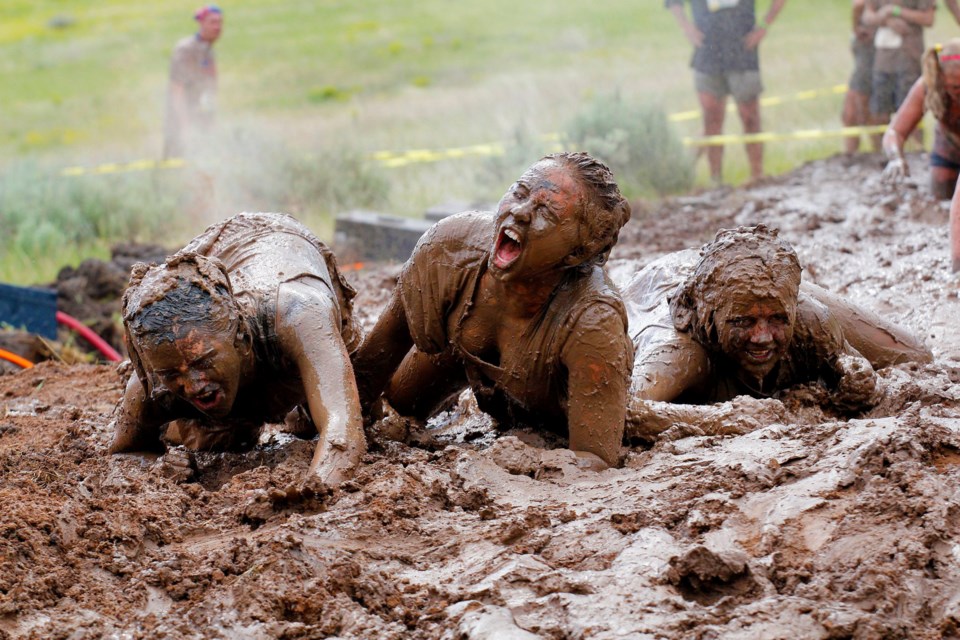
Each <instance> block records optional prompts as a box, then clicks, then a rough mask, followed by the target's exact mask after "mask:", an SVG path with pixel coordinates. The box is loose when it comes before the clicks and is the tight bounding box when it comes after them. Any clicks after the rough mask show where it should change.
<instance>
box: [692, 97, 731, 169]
mask: <svg viewBox="0 0 960 640" xmlns="http://www.w3.org/2000/svg"><path fill="white" fill-rule="evenodd" d="M697 95H698V96H699V97H700V108H701V109H702V111H703V135H704V136H718V135H720V134H721V133H723V119H724V117H725V116H726V112H727V97H726V96H715V95H713V94H712V93H706V92H703V91H701V92H699V93H698V94H697ZM707 164H709V165H710V179H711V180H712V181H713V182H714V183H715V184H720V183H721V182H722V181H723V145H711V146H708V147H707Z"/></svg>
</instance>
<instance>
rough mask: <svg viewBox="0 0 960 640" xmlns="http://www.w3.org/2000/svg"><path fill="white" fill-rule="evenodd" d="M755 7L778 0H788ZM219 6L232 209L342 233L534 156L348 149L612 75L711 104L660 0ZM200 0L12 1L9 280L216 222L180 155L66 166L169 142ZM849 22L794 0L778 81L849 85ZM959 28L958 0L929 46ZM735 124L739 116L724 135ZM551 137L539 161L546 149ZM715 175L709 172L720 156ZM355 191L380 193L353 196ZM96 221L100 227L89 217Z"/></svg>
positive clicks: (536, 101)
mask: <svg viewBox="0 0 960 640" xmlns="http://www.w3.org/2000/svg"><path fill="white" fill-rule="evenodd" d="M757 5H758V11H761V12H762V11H765V10H766V8H767V6H768V5H769V2H768V1H767V0H757ZM222 6H223V7H224V10H225V12H226V16H225V18H226V20H225V30H224V35H223V38H222V40H221V41H220V42H219V43H218V44H217V56H218V66H219V72H220V87H221V90H220V97H219V114H220V120H219V126H220V133H221V134H222V136H223V137H224V138H225V139H227V140H229V141H230V145H231V146H230V152H229V155H228V156H227V157H226V159H224V160H223V162H224V163H227V164H229V165H230V166H229V167H228V169H227V170H225V175H228V176H229V177H224V178H222V179H220V180H219V182H218V184H217V203H216V205H217V211H216V215H227V214H229V213H230V212H232V211H235V210H240V209H286V210H291V212H292V213H295V214H296V215H298V216H300V217H301V218H302V219H304V220H305V221H306V222H307V223H308V224H309V225H311V226H312V227H313V228H314V229H316V230H317V231H318V233H319V234H320V235H321V236H325V237H327V238H329V237H330V234H331V230H332V216H333V215H334V214H335V213H336V209H337V208H344V207H349V206H351V205H356V206H361V205H367V206H374V205H375V206H377V207H378V208H379V209H381V210H384V211H388V212H392V213H397V214H401V215H419V213H420V212H421V211H422V210H423V209H424V208H425V207H427V206H429V205H431V204H434V203H436V202H439V201H443V200H449V199H460V200H481V201H493V200H496V199H497V198H498V197H499V195H500V194H501V193H502V191H503V189H504V188H505V187H506V186H507V185H508V184H509V182H510V180H511V177H510V176H511V175H512V174H511V172H512V171H515V168H514V167H513V166H506V165H505V164H504V163H503V162H499V163H498V162H497V161H496V160H491V159H490V158H483V157H470V158H464V159H458V160H445V161H441V162H435V163H416V164H410V165H407V166H404V167H400V168H394V169H386V168H383V167H380V166H370V167H368V169H364V170H361V169H359V168H358V169H356V170H355V171H354V170H351V172H350V173H349V175H348V176H347V177H342V176H341V174H340V173H338V171H339V167H341V166H342V165H343V164H344V162H346V161H345V158H347V159H349V160H350V162H354V163H356V162H358V161H359V160H362V159H365V158H368V157H369V155H370V154H372V153H374V152H376V151H379V150H396V151H402V150H407V149H436V148H444V147H460V146H465V145H473V144H478V143H484V142H494V141H503V140H509V139H511V138H515V137H516V136H517V135H518V132H521V133H522V134H523V135H524V137H525V138H526V139H528V140H533V141H537V140H538V139H539V138H538V136H539V135H540V134H546V133H552V132H558V131H563V130H564V128H565V127H566V126H567V123H569V122H570V120H571V119H572V118H573V117H574V116H575V115H576V114H577V113H578V112H579V111H580V110H582V109H583V107H584V105H585V104H586V103H587V102H589V101H590V100H592V99H593V98H595V97H597V96H603V95H606V94H611V93H613V92H618V93H619V94H620V95H621V96H622V97H623V99H625V100H627V101H633V102H636V103H641V102H643V103H646V102H652V103H655V104H658V105H661V106H662V107H663V109H664V110H665V111H667V112H677V111H685V110H689V109H695V108H696V102H695V96H694V93H693V89H692V79H691V74H690V70H689V69H688V60H689V55H690V49H689V46H688V44H687V42H686V41H685V39H684V38H683V36H682V34H681V33H680V30H679V29H678V28H677V26H676V25H675V23H674V21H673V18H672V16H671V15H670V14H669V12H667V11H666V10H664V9H663V8H662V3H661V2H660V0H643V1H639V0H607V1H606V2H603V3H594V2H588V1H587V0H552V1H540V2H537V1H534V2H527V3H522V2H507V1H505V0H483V1H480V2H472V3H451V2H450V1H449V0H420V1H419V2H416V3H399V2H390V1H386V0H367V1H366V2H360V3H357V2H343V1H333V0H330V1H325V0H271V1H270V2H268V1H267V0H237V1H236V2H224V3H223V4H222ZM194 8H195V3H194V2H184V1H183V0H164V1H163V2H160V1H144V2H138V3H131V2H119V1H117V0H96V1H93V0H4V2H3V3H0V50H2V56H0V105H2V111H3V117H2V118H0V221H5V222H6V224H11V223H10V222H9V220H15V221H17V224H18V227H17V233H16V234H11V233H5V238H6V240H5V243H6V244H5V246H2V247H0V280H5V281H13V282H21V283H28V282H38V281H44V280H49V279H51V278H52V276H53V275H54V274H55V271H56V269H57V268H58V267H59V266H61V265H62V264H65V263H67V262H70V261H75V260H76V259H78V258H79V257H82V256H83V255H103V254H104V252H105V251H106V247H107V245H108V243H109V242H110V241H111V240H114V239H116V238H115V234H127V235H134V236H136V237H135V238H133V239H139V240H150V241H160V242H163V243H165V244H168V245H176V244H177V243H180V242H182V241H183V240H185V239H187V238H189V237H191V236H192V235H194V234H195V233H197V232H198V231H199V230H200V228H201V227H202V226H203V224H204V223H205V222H209V220H203V219H197V218H196V217H194V218H191V217H188V216H186V215H185V214H183V213H182V208H183V198H178V197H175V195H174V192H175V190H176V185H178V184H180V183H182V180H180V181H178V179H177V178H175V177H171V176H162V175H158V174H159V173H162V172H134V173H129V174H122V175H120V174H118V175H112V176H104V175H81V176H74V177H61V176H60V175H59V171H60V170H61V169H62V168H64V167H72V166H85V167H92V166H96V165H98V164H100V163H105V162H117V163H127V162H132V161H136V160H140V159H151V158H156V157H157V156H158V155H159V149H160V123H161V119H162V111H163V100H164V91H165V86H166V73H167V64H168V56H169V52H170V50H171V47H172V46H173V43H174V42H175V41H176V40H177V39H178V38H179V37H182V36H184V35H187V34H189V33H191V32H192V30H193V22H192V20H191V13H192V10H193V9H194ZM849 22H850V20H849V4H848V3H846V2H841V1H840V0H793V1H792V2H788V4H787V6H786V8H785V9H784V11H783V12H782V13H781V15H780V17H779V19H778V20H777V22H776V24H775V25H774V26H773V27H772V29H771V30H770V32H769V35H768V37H767V39H766V40H765V41H764V43H763V44H762V45H761V47H762V49H761V57H762V66H763V75H764V81H765V84H766V88H767V91H766V94H765V95H767V96H777V95H790V94H793V93H795V92H796V91H799V90H804V89H817V88H824V87H830V86H833V85H836V84H842V83H844V82H845V81H846V79H847V76H848V74H849V72H850V68H851V59H850V54H849V48H848V40H849ZM958 30H960V29H958V27H957V25H956V24H954V23H953V21H952V19H951V17H950V16H949V14H948V13H947V12H946V11H943V10H941V12H940V14H939V15H938V24H937V25H936V27H935V28H934V29H932V30H931V32H930V34H929V35H928V42H934V41H936V40H943V39H946V38H949V37H951V36H952V35H954V34H957V33H958ZM841 100H842V96H840V95H830V96H827V97H822V98H817V99H814V100H808V101H801V102H788V103H786V104H783V105H780V106H777V107H771V108H768V109H765V110H764V124H765V128H766V129H768V130H771V131H778V132H788V131H794V130H798V129H810V128H828V129H833V128H837V127H839V111H840V104H841ZM675 126H676V131H677V134H679V135H681V136H689V135H696V134H697V132H698V129H699V121H698V120H692V121H689V122H683V123H677V124H676V125H675ZM738 131H739V122H738V121H737V119H736V118H735V117H734V116H731V118H730V120H729V121H728V125H727V132H728V133H736V132H738ZM536 146H537V144H534V145H532V147H534V148H530V149H529V153H530V154H531V155H530V157H529V158H528V159H525V160H524V159H523V158H520V159H521V160H523V164H528V163H529V162H531V161H533V160H535V159H536V154H537V153H540V152H543V151H546V150H548V147H549V145H548V144H547V143H543V144H542V145H541V146H542V148H540V149H537V148H535V147H536ZM840 147H841V141H840V139H836V138H835V139H826V140H819V141H791V142H782V143H775V144H770V145H768V146H767V157H766V167H767V170H768V172H770V173H780V172H783V171H787V170H789V169H790V168H792V167H794V166H796V165H798V164H800V163H802V162H804V161H806V160H809V159H813V158H817V157H823V156H825V155H829V154H832V153H834V152H835V151H836V150H838V149H840ZM524 151H527V150H526V149H524ZM521 155H522V154H521ZM351 166H354V165H351ZM24 167H27V168H28V169H24ZM176 171H177V170H171V171H169V173H176ZM725 171H726V176H727V178H728V179H729V180H731V181H733V182H738V181H740V180H742V179H744V177H745V176H746V165H745V159H744V155H743V152H742V149H741V147H740V146H739V145H737V146H733V147H731V148H730V149H729V150H728V153H727V161H726V170H725ZM315 173H316V174H318V175H320V176H321V177H320V178H316V179H315V178H314V175H315ZM697 175H698V180H699V181H700V182H701V183H703V182H704V181H705V175H706V170H705V167H704V166H703V164H702V163H701V164H700V166H699V167H698V174H697ZM11 176H12V177H11ZM291 176H293V177H294V178H295V179H294V178H291ZM65 181H66V182H70V181H73V183H74V184H73V185H67V186H64V185H63V184H60V183H62V182H65ZM315 183H316V184H315ZM318 185H319V186H318ZM90 192H92V193H93V195H92V196H91V195H90ZM355 192H356V193H360V192H362V193H364V194H367V195H365V196H363V197H359V196H358V198H357V199H356V202H354V200H353V199H352V197H351V194H352V193H355ZM115 194H120V195H115ZM78 203H79V204H78ZM58 209H59V210H58ZM107 209H109V210H107ZM13 210H16V215H12V214H11V213H10V212H11V211H13ZM101 217H104V218H108V219H109V221H108V223H104V222H103V221H102V220H101V219H100V218H101ZM117 217H121V218H123V217H133V218H136V220H134V221H133V222H129V221H128V222H122V221H119V222H118V221H117V220H116V218H117ZM157 217H160V218H161V219H162V222H161V223H160V224H157V223H156V221H155V220H154V219H155V218H157ZM77 220H80V221H81V225H82V226H84V231H83V233H74V231H73V230H72V229H71V228H70V225H71V224H72V222H71V221H74V222H75V221H77ZM44 229H45V231H44ZM91 229H92V230H93V231H92V232H90V230H91ZM54 231H56V232H57V233H54ZM44 234H46V235H44ZM14 235H15V237H14ZM34 236H39V239H38V238H37V237H34ZM58 242H59V243H61V245H62V246H61V247H60V248H59V249H57V248H55V247H56V245H57V243H58Z"/></svg>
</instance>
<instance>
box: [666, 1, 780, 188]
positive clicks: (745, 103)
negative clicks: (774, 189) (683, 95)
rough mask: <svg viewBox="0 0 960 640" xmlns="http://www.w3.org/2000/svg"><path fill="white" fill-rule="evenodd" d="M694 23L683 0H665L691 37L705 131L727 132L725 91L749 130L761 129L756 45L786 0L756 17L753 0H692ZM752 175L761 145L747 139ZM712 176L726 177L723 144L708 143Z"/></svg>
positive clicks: (759, 165)
mask: <svg viewBox="0 0 960 640" xmlns="http://www.w3.org/2000/svg"><path fill="white" fill-rule="evenodd" d="M689 2H690V10H691V13H692V14H693V22H692V23H691V22H690V20H689V19H688V18H687V13H686V10H685V8H684V0H665V6H666V7H667V8H668V9H669V10H670V12H671V13H673V16H674V18H676V20H677V24H679V25H680V28H681V29H682V30H683V33H684V35H685V36H686V37H687V40H689V41H690V43H691V44H692V45H693V46H694V53H693V60H692V62H691V64H690V66H692V67H693V70H694V84H695V86H696V89H697V95H698V97H699V99H700V107H701V109H702V110H703V135H704V136H715V135H719V134H721V133H722V132H723V120H724V116H725V115H726V108H727V96H728V95H732V96H733V100H734V102H736V104H737V110H738V111H739V113H740V120H741V121H742V122H743V132H744V133H746V134H751V133H760V131H761V122H760V94H761V93H762V92H763V83H762V82H761V80H760V59H759V55H758V50H757V48H758V45H759V44H760V41H761V40H763V38H764V36H766V35H767V31H768V30H769V28H770V26H771V25H772V24H773V21H774V20H775V19H776V17H777V15H778V14H779V13H780V10H781V9H783V5H784V4H785V3H786V0H772V1H771V3H770V8H769V10H768V11H767V14H766V16H765V17H764V18H763V19H761V20H757V19H756V12H755V0H689ZM746 149H747V159H748V160H749V162H750V178H751V179H753V180H756V179H758V178H762V177H763V145H762V144H761V143H758V142H751V143H747V145H746ZM707 161H708V163H709V165H710V178H711V180H712V181H713V182H714V183H715V184H720V183H722V181H723V147H722V146H709V147H707Z"/></svg>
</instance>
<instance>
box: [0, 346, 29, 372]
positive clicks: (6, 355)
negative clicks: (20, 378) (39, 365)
mask: <svg viewBox="0 0 960 640" xmlns="http://www.w3.org/2000/svg"><path fill="white" fill-rule="evenodd" d="M0 358H3V359H4V360H7V361H9V362H12V363H13V364H15V365H17V366H19V367H22V368H24V369H29V368H30V367H32V366H33V363H32V362H30V361H29V360H27V359H26V358H21V357H20V356H18V355H17V354H15V353H10V352H9V351H7V350H6V349H0Z"/></svg>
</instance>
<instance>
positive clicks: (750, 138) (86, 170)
mask: <svg viewBox="0 0 960 640" xmlns="http://www.w3.org/2000/svg"><path fill="white" fill-rule="evenodd" d="M846 90H847V85H845V84H838V85H834V86H832V87H827V88H824V89H812V90H808V91H798V92H796V93H794V94H791V95H787V96H771V97H768V98H761V99H760V104H761V106H765V107H769V106H774V105H779V104H784V103H786V102H796V101H801V100H813V99H815V98H820V97H822V96H827V95H834V94H840V93H845V92H846ZM727 110H728V111H731V112H733V111H736V105H733V104H730V105H728V106H727ZM700 115H701V112H700V111H699V110H695V111H680V112H678V113H673V114H670V115H669V116H668V119H669V120H670V121H671V122H683V121H687V120H696V119H698V118H700ZM885 129H886V126H885V125H883V126H879V125H878V126H875V127H845V128H843V129H836V130H824V129H810V130H806V131H794V132H792V133H755V134H747V135H722V136H710V137H707V138H694V137H686V138H683V144H685V145H687V146H717V145H724V144H732V143H739V142H775V141H778V140H803V139H814V138H834V137H843V136H854V135H860V134H862V133H882V132H883V131H884V130H885ZM541 138H542V139H543V140H544V141H547V142H553V143H554V145H552V147H556V150H558V151H559V150H561V149H560V148H559V147H558V146H557V143H558V142H559V141H560V140H561V139H562V136H561V135H560V134H559V133H547V134H544V135H543V136H541ZM504 153H505V146H504V144H503V143H500V142H490V143H484V144H474V145H468V146H465V147H449V148H446V149H409V150H407V151H386V150H385V151H376V152H374V153H372V154H371V155H370V158H371V159H372V160H375V161H377V162H379V163H380V164H382V165H383V166H384V167H387V168H390V169H392V168H396V167H403V166H406V165H411V164H418V163H425V162H439V161H441V160H450V159H457V158H467V157H490V156H501V155H503V154H504ZM186 165H187V162H186V161H185V160H184V159H183V158H169V159H167V160H137V161H135V162H128V163H126V164H116V163H106V164H101V165H98V166H96V167H67V168H66V169H63V170H62V171H60V175H62V176H83V175H104V174H111V173H129V172H133V171H149V170H151V169H180V168H182V167H185V166H186Z"/></svg>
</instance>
